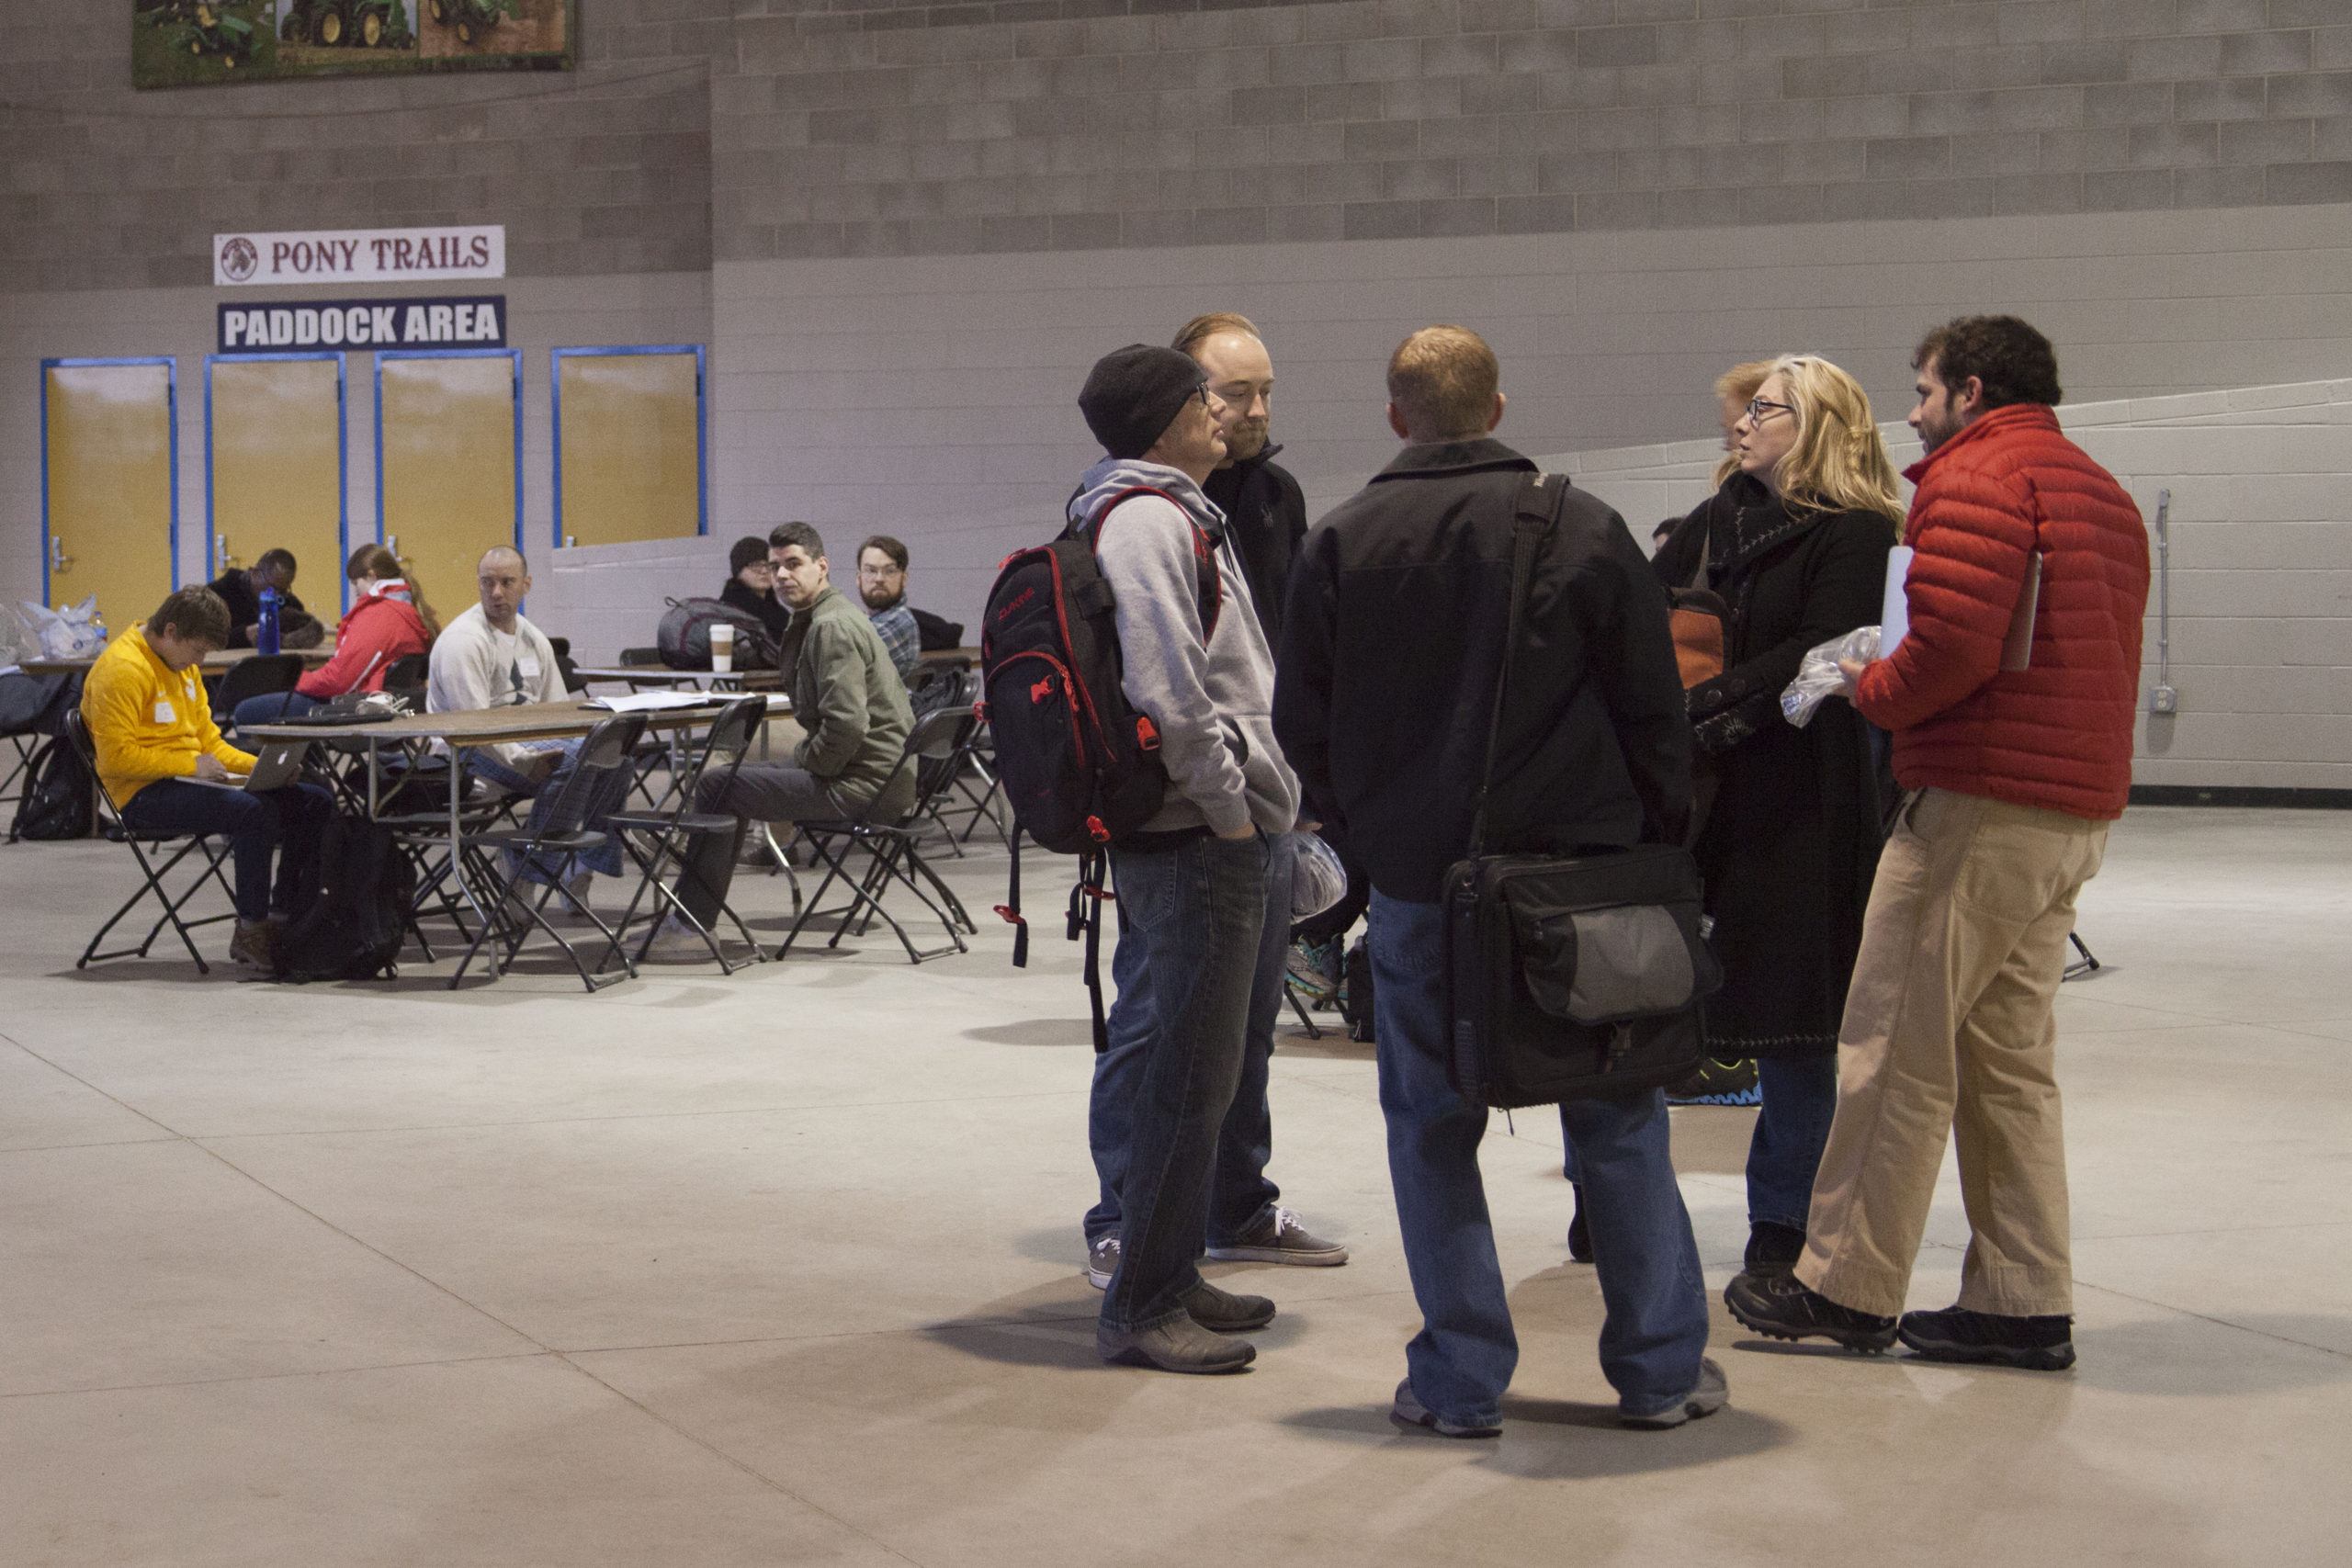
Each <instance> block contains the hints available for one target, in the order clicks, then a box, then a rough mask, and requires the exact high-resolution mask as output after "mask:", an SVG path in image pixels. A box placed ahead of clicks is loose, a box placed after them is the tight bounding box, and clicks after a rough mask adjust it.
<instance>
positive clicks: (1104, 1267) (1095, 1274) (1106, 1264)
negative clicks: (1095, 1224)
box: [1086, 1231, 1119, 1291]
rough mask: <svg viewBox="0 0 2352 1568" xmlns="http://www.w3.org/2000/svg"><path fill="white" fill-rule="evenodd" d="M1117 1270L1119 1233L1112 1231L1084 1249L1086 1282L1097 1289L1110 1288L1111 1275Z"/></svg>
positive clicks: (1105, 1289) (1104, 1289)
mask: <svg viewBox="0 0 2352 1568" xmlns="http://www.w3.org/2000/svg"><path fill="white" fill-rule="evenodd" d="M1118 1271H1119V1233H1118V1232H1116V1231H1113V1232H1112V1233H1111V1234H1110V1235H1106V1236H1104V1237H1103V1238H1102V1239H1101V1240H1100V1241H1097V1242H1095V1243H1094V1244H1093V1245H1091V1246H1090V1247H1088V1248H1087V1249H1086V1282H1087V1283H1088V1284H1090V1285H1091V1286H1093V1287H1094V1288H1095V1289H1096V1290H1098V1291H1107V1290H1109V1289H1110V1288H1111V1276H1112V1275H1114V1274H1115V1273H1117V1272H1118Z"/></svg>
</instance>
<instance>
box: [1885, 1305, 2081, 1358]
mask: <svg viewBox="0 0 2352 1568" xmlns="http://www.w3.org/2000/svg"><path fill="white" fill-rule="evenodd" d="M2074 1322H2075V1320H2074V1319H2073V1318H2071V1317H2057V1316H2051V1317H2007V1316H2004V1315H2002V1314H1998V1313H1990V1312H1971V1311H1969V1310H1968V1309H1967V1308H1966V1307H1958V1306H1950V1307H1946V1308H1944V1309H1943V1311H1941V1312H1906V1313H1905V1314H1903V1320H1902V1322H1900V1323H1898V1324H1897V1325H1895V1329H1894V1332H1895V1335H1896V1337H1899V1338H1900V1339H1901V1340H1902V1341H1903V1343H1905V1345H1908V1346H1909V1347H1910V1348H1912V1349H1913V1350H1915V1351H1917V1352H1918V1354H1919V1355H1920V1356H1922V1357H1924V1358H1925V1359H1928V1360H1930V1361H1975V1362H1981V1363H1985V1364H1987V1365H1991V1366H1996V1367H2022V1368H2024V1369H2025V1370H2026V1371H2034V1372H2063V1371H2065V1370H2066V1369H2067V1368H2068V1367H2071V1366H2073V1365H2074V1364H2075V1332H2074V1326H2073V1325H2074Z"/></svg>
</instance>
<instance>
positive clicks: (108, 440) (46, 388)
mask: <svg viewBox="0 0 2352 1568" xmlns="http://www.w3.org/2000/svg"><path fill="white" fill-rule="evenodd" d="M172 371H173V364H172V361H170V360H168V359H157V360H138V361H127V362H116V363H107V362H104V361H95V362H81V363H77V362H75V361H74V360H70V359H69V360H48V361H44V362H43V363H42V366H41V421H42V425H43V434H44V443H43V456H44V460H45V467H44V469H43V479H44V483H43V486H42V495H41V504H42V511H43V513H44V514H45V517H46V521H47V525H48V532H49V537H48V538H47V539H46V540H44V541H43V544H44V546H45V547H46V548H47V549H48V551H49V557H48V565H49V603H50V604H51V607H52V608H62V607H63V606H65V605H68V604H80V603H81V602H82V601H83V600H84V599H85V598H87V597H89V596H90V595H91V594H93V593H95V594H96V595H97V596H98V614H99V615H100V616H101V617H102V618H103V619H104V620H105V621H106V624H107V631H108V632H109V633H117V632H120V631H122V630H123V629H124V628H125V627H127V626H131V625H132V624H134V623H136V622H139V621H143V620H145V619H146V618H147V617H148V616H149V615H153V613H154V610H155V606H156V605H158V604H162V603H163V602H164V596H165V595H166V594H168V593H170V592H171V591H172V589H173V587H174V586H175V582H176V581H177V580H176V577H175V572H174V570H173V561H172V553H173V547H174V544H175V538H176V536H177V534H178V493H177V492H178V488H179V487H178V482H177V480H178V467H179V466H178V462H177V460H176V457H175V452H174V442H175V436H176V434H177V423H178V421H177V413H178V408H177V400H176V399H175V396H174V388H173V384H172Z"/></svg>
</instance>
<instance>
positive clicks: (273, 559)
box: [211, 550, 327, 649]
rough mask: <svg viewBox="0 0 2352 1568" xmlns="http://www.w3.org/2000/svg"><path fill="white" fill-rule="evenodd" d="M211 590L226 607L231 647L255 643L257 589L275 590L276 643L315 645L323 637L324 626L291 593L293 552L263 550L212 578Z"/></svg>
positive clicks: (257, 632)
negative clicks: (247, 564)
mask: <svg viewBox="0 0 2352 1568" xmlns="http://www.w3.org/2000/svg"><path fill="white" fill-rule="evenodd" d="M211 586H212V592H215V593H217V594H219V595H220V602H221V603H222V604H226V605H227V606H228V607H229V642H228V646H229V647H231V648H254V647H257V646H259V637H260V634H261V591H262V590H263V589H265V588H275V589H277V646H278V647H279V648H281V649H286V648H316V647H318V646H319V644H321V643H322V642H324V641H326V639H327V628H326V627H325V626H322V625H320V624H319V621H318V618H317V617H316V616H314V615H311V613H310V612H309V611H308V610H305V609H304V608H303V607H302V601H300V599H297V598H296V597H294V552H293V551H292V550H264V551H262V553H261V558H260V559H259V560H256V561H255V562H254V564H253V565H252V566H250V567H247V568H245V569H244V570H242V571H241V570H237V569H236V568H234V567H232V568H231V569H230V570H227V571H224V572H222V573H221V574H220V576H218V577H216V578H214V579H213V580H212V584H211Z"/></svg>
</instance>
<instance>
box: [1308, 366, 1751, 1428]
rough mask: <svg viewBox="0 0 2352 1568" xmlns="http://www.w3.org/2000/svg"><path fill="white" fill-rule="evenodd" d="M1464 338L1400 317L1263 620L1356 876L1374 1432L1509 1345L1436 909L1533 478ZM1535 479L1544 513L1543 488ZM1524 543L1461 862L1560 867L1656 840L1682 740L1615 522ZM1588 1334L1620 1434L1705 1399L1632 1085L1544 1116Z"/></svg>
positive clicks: (1662, 1127)
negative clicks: (1453, 1041)
mask: <svg viewBox="0 0 2352 1568" xmlns="http://www.w3.org/2000/svg"><path fill="white" fill-rule="evenodd" d="M1498 378H1499V372H1498V367H1497V365H1496V362H1495V356H1494V352H1493V351H1492V350H1491V349H1489V348H1488V347H1487V344H1485V342H1483V341H1482V340H1481V339H1480V338H1479V337H1478V335H1477V334H1476V333H1472V332H1468V331H1465V330H1464V329H1463V328H1460V327H1427V328H1424V329H1423V330H1421V331H1420V332H1418V333H1414V334H1413V335H1412V336H1411V337H1408V338H1407V339H1406V340H1405V342H1404V344H1402V345H1401V346H1399V347H1398V349H1397V353H1396V355H1394V356H1393V357H1392V358H1391V359H1390V361H1389V365H1388V397H1389V403H1388V423H1389V425H1390V427H1391V428H1392V429H1394V430H1395V431H1396V433H1397V434H1398V435H1399V436H1401V437H1403V438H1404V440H1405V441H1406V443H1407V446H1406V449H1405V450H1404V452H1403V453H1401V454H1400V455H1399V456H1398V457H1397V459H1396V461H1394V462H1392V463H1391V464H1389V466H1388V467H1387V468H1385V469H1384V470H1383V471H1382V472H1381V473H1380V474H1379V475H1378V476H1377V477H1376V478H1374V480H1373V482H1372V483H1371V484H1370V485H1369V486H1367V487H1366V488H1365V489H1364V490H1363V491H1362V492H1360V493H1359V494H1357V495H1355V496H1354V497H1352V498H1351V499H1350V500H1349V501H1347V502H1343V503H1342V504H1341V505H1340V506H1339V507H1338V508H1337V509H1336V510H1334V511H1333V512H1332V513H1330V515H1329V516H1328V517H1326V518H1325V519H1324V520H1323V522H1322V524H1321V525H1319V526H1318V527H1317V528H1316V530H1315V531H1314V532H1313V533H1312V534H1310V535H1309V536H1307V540H1306V548H1305V550H1304V551H1303V553H1302V554H1301V555H1300V557H1299V562H1298V566H1297V568H1296V569H1295V570H1294V571H1293V573H1292V576H1291V593H1290V602H1289V604H1288V607H1287V609H1286V610H1285V612H1284V619H1283V648H1282V656H1281V661H1280V673H1279V676H1278V679H1277V682H1276V685H1275V694H1274V730H1275V735H1276V737H1277V739H1280V740H1281V742H1282V745H1283V751H1284V753H1285V754H1286V755H1287V756H1288V757H1289V758H1290V759H1291V762H1292V764H1293V766H1294V767H1295V768H1296V770H1297V772H1298V774H1299V779H1300V782H1301V784H1303V785H1304V787H1305V789H1306V798H1307V803H1308V804H1307V809H1308V811H1309V812H1310V813H1311V814H1313V815H1316V816H1319V817H1321V818H1324V819H1326V820H1331V821H1338V822H1340V823H1341V824H1342V825H1343V826H1344V827H1345V828H1346V829H1347V832H1348V835H1349V838H1350V840H1351V842H1353V843H1354V844H1355V845H1356V846H1357V848H1358V850H1359V852H1361V854H1362V856H1363V863H1364V866H1365V869H1366V870H1367V871H1368V872H1369V873H1370V874H1371V877H1372V886H1373V894H1372V914H1371V920H1372V940H1371V947H1372V964H1373V976H1374V982H1375V984H1374V1008H1375V1013H1376V1016H1375V1020H1374V1036H1375V1038H1376V1039H1377V1041H1378V1046H1377V1049H1378V1055H1379V1067H1380V1103H1381V1109H1382V1111H1383V1112H1384V1113H1385V1116H1386V1118H1387V1121H1388V1168H1389V1178H1390V1181H1391V1183H1392V1184H1393V1186H1394V1188H1395V1190H1396V1196H1397V1222H1398V1226H1399V1229H1400V1230H1401V1231H1402V1232H1403V1235H1404V1241H1405V1258H1406V1263H1407V1265H1408V1268H1409V1269H1410V1270H1411V1274H1412V1279H1413V1295H1414V1299H1415V1300H1416V1302H1417V1303H1419V1306H1420V1309H1421V1315H1422V1318H1423V1327H1422V1329H1421V1332H1420V1333H1419V1335H1418V1336H1417V1337H1415V1338H1414V1339H1413V1341H1412V1343H1411V1344H1410V1345H1408V1347H1407V1348H1406V1365H1407V1369H1408V1375H1407V1377H1406V1379H1405V1381H1404V1382H1401V1383H1399V1384H1397V1401H1396V1405H1395V1408H1394V1411H1393V1412H1392V1414H1393V1415H1394V1416H1396V1417H1397V1419H1398V1420H1399V1421H1402V1422H1406V1423H1408V1424H1410V1425H1414V1426H1419V1427H1428V1428H1430V1429H1431V1430H1433V1431H1436V1432H1438V1433H1441V1434H1442V1435H1444V1436H1447V1437H1458V1438H1478V1437H1492V1436H1494V1435H1495V1434H1496V1433H1497V1432H1498V1431H1499V1430H1500V1427H1499V1422H1500V1420H1501V1400H1502V1395H1503V1391H1504V1390H1505V1389H1507V1388H1508V1387H1509V1386H1510V1377H1511V1372H1512V1371H1513V1370H1514V1369H1515V1367H1516V1366H1517V1364H1518V1359H1519V1347H1518V1341H1517V1339H1516V1337H1514V1336H1513V1334H1512V1331H1511V1325H1510V1307H1509V1305H1508V1303H1507V1302H1506V1299H1505V1292H1504V1286H1503V1278H1502V1269H1501V1265H1500V1264H1499V1262H1498V1260H1497V1258H1496V1255H1495V1241H1494V1230H1493V1226H1492V1224H1491V1223H1490V1221H1489V1220H1488V1218H1487V1200H1486V1190H1485V1188H1484V1186H1483V1185H1482V1183H1481V1181H1480V1179H1479V1174H1478V1143H1479V1140H1480V1138H1481V1137H1483V1136H1484V1134H1485V1133H1486V1129H1487V1111H1486V1109H1485V1108H1484V1107H1483V1106H1481V1105H1478V1104H1475V1103H1473V1102H1470V1101H1468V1100H1464V1099H1463V1098H1462V1097H1461V1096H1460V1095H1458V1094H1456V1093H1455V1092H1454V1091H1453V1089H1452V1087H1451V1086H1450V1085H1449V1083H1448V1082H1447V1077H1446V1067H1445V1062H1446V1047H1447V1043H1448V1030H1447V1027H1446V1016H1447V1014H1446V1006H1445V995H1444V991H1445V987H1444V976H1443V967H1442V953H1443V949H1444V924H1443V906H1442V904H1441V903H1440V901H1439V900H1440V897H1441V893H1442V885H1443V882H1444V879H1445V874H1446V871H1447V868H1448V867H1450V866H1451V865H1453V863H1455V862H1456V861H1459V860H1461V859H1463V858H1464V855H1465V854H1467V853H1468V852H1469V848H1470V835H1471V823H1472V818H1474V817H1475V816H1476V813H1477V809H1478V799H1479V795H1480V792H1481V783H1480V781H1481V779H1482V777H1483V776H1484V775H1485V773H1486V771H1487V727H1488V723H1489V719H1490V716H1491V715H1492V714H1493V711H1494V698H1495V690H1496V684H1497V682H1498V681H1499V680H1500V679H1501V674H1502V670H1503V661H1504V651H1505V649H1504V644H1505V641H1506V634H1507V626H1508V619H1509V614H1510V561H1511V540H1512V532H1513V519H1514V518H1515V516H1516V515H1517V513H1518V512H1519V510H1520V506H1521V497H1522V495H1523V494H1524V492H1525V491H1526V489H1527V482H1528V479H1529V476H1530V475H1532V474H1533V473H1534V472H1535V465H1534V464H1533V463H1531V462H1529V461H1528V460H1527V459H1526V458H1524V457H1521V456H1520V455H1519V454H1518V453H1516V452H1514V451H1512V450H1511V449H1510V447H1508V446H1503V445H1502V444H1501V443H1500V442H1498V441H1494V440H1492V439H1489V438H1488V433H1489V432H1490V431H1492V430H1493V429H1494V427H1495V425H1496V424H1497V423H1498V422H1499V421H1500V420H1501V418H1502V413H1503V397H1502V394H1501V393H1500V392H1499V391H1498V390H1497V384H1498ZM1565 483H1566V481H1565V480H1555V481H1552V483H1551V485H1550V486H1547V487H1546V497H1547V504H1548V496H1549V495H1550V494H1556V493H1557V491H1556V489H1555V488H1553V487H1555V486H1557V485H1562V484H1565ZM1561 504H1562V511H1561V514H1560V519H1559V524H1558V527H1557V529H1556V530H1555V532H1554V533H1553V534H1552V536H1550V537H1549V538H1548V539H1547V540H1546V541H1545V543H1544V546H1543V547H1542V548H1541V549H1540V550H1539V552H1538V554H1537V556H1536V558H1535V564H1534V568H1533V572H1532V586H1531V588H1530V591H1529V594H1528V599H1527V608H1526V612H1525V614H1526V622H1525V626H1524V629H1523V633H1522V636H1521V640H1520V645H1519V647H1518V649H1517V650H1516V652H1515V653H1514V654H1513V656H1512V658H1511V661H1510V682H1509V685H1508V687H1507V689H1506V690H1505V693H1504V697H1505V704H1504V708H1503V714H1502V722H1501V727H1500V733H1499V736H1498V740H1497V743H1496V745H1495V748H1494V750H1495V756H1494V764H1493V784H1492V788H1491V792H1490V793H1489V794H1488V795H1487V822H1488V831H1487V847H1488V848H1489V849H1490V850H1494V851H1525V852H1550V853H1574V852H1585V851H1594V850H1606V849H1610V848H1625V847H1630V846H1632V845H1634V844H1636V843H1643V842H1679V840H1680V838H1681V834H1682V828H1683V821H1684V818H1685V817H1686V815H1687V813H1688V810H1689V800H1690V782H1691V735H1690V728H1689V724H1688V721H1687V720H1686V719H1685V718H1684V716H1683V702H1682V682H1681V680H1680V678H1679V675H1678V673H1677V671H1676V669H1675V660H1674V647H1673V642H1672V639H1671V637H1669V635H1668V630H1667V615H1666V604H1665V599H1664V597H1663V595H1662V594H1661V593H1660V592H1658V589H1657V583H1656V581H1654V580H1653V579H1652V577H1651V575H1650V570H1649V565H1648V563H1647V562H1646V561H1645V560H1644V559H1643V558H1642V553H1641V551H1640V549H1639V548H1638V547H1636V546H1635V545H1634V540H1633V537H1632V536H1631V535H1630V534H1628V533H1627V532H1626V529H1625V525H1624V522H1623V519H1622V518H1620V517H1619V516H1618V515H1617V514H1616V513H1614V512H1611V510H1610V509H1609V508H1608V507H1606V506H1604V505H1602V504H1601V503H1600V502H1599V501H1597V500H1595V499H1593V498H1592V497H1591V496H1589V495H1586V494H1584V493H1582V492H1580V491H1574V490H1570V491H1568V492H1567V494H1566V498H1565V500H1564V501H1563V502H1562V503H1561ZM1562 1120H1563V1122H1564V1124H1565V1125H1566V1129H1567V1132H1568V1135H1569V1136H1570V1137H1571V1138H1572V1139H1573V1140H1574V1141H1575V1145H1576V1153H1577V1162H1578V1165H1579V1166H1580V1168H1581V1169H1582V1173H1583V1176H1584V1186H1585V1193H1586V1197H1587V1201H1588V1203H1589V1214H1588V1216H1587V1217H1588V1221H1589V1225H1590V1230H1591V1235H1592V1245H1593V1252H1594V1255H1595V1262H1596V1263H1597V1265H1598V1269H1599V1273H1600V1291H1601V1298H1602V1300H1603V1302H1604V1303H1606V1305H1607V1308H1608V1319H1607V1321H1606V1323H1605V1324H1604V1325H1603V1326H1602V1328H1601V1332H1600V1364H1601V1370H1602V1371H1603V1372H1604V1373H1605V1374H1606V1375H1607V1376H1608V1378H1609V1381H1610V1382H1611V1384H1612V1385H1613V1386H1614V1387H1615V1388H1616V1390H1617V1393H1618V1408H1619V1411H1620V1415H1621V1418H1622V1419H1623V1420H1624V1421H1625V1422H1626V1423H1627V1424H1628V1425H1631V1426H1636V1427H1673V1426H1679V1425H1681V1424H1682V1423H1683V1422H1685V1421H1687V1420H1689V1419H1690V1418H1691V1416H1703V1415H1705V1414H1707V1413H1708V1412H1710V1411H1712V1410H1714V1409H1717V1408H1719V1407H1720V1406H1721V1405H1722V1404H1723V1403H1724V1376H1723V1372H1722V1371H1721V1369H1719V1368H1718V1367H1716V1366H1715V1364H1714V1363H1713V1361H1711V1360H1708V1359H1705V1357H1704V1356H1703V1355H1702V1352H1703V1351H1704V1349H1705V1348H1706V1343H1707V1306H1706V1299H1705V1296H1704V1293H1703V1291H1704V1287H1703V1285H1702V1280H1701V1278H1700V1272H1699V1254H1698V1248H1697V1247H1696V1245H1695V1244H1694V1243H1693V1242H1692V1240H1691V1219H1690V1215H1689V1214H1688V1213H1686V1212H1685V1210H1684V1209H1683V1206H1682V1198H1681V1194H1680V1192H1679V1190H1678V1189H1677V1188H1676V1186H1675V1180H1674V1167H1673V1163H1672V1160H1671V1158H1670V1157H1669V1152H1668V1142H1667V1119H1666V1101H1665V1098H1664V1097H1663V1096H1662V1095H1661V1094H1660V1093H1659V1092H1658V1091H1657V1090H1656V1089H1651V1090H1649V1091H1647V1092H1645V1093H1642V1094H1636V1095H1633V1096H1630V1097H1628V1098H1626V1099H1623V1100H1577V1101H1573V1102H1571V1103H1570V1104H1568V1105H1567V1106H1566V1107H1565V1108H1564V1111H1563V1118H1562Z"/></svg>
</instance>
